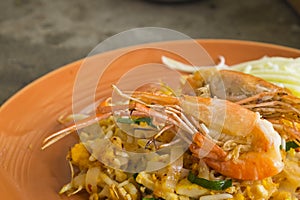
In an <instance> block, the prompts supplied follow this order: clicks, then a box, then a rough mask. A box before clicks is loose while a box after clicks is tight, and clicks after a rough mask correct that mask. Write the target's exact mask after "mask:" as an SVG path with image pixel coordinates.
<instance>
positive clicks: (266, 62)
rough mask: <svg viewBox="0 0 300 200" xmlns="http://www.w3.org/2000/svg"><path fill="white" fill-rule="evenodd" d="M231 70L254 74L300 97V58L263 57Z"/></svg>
mask: <svg viewBox="0 0 300 200" xmlns="http://www.w3.org/2000/svg"><path fill="white" fill-rule="evenodd" d="M230 69H233V70H237V71H241V72H244V73H248V74H252V75H254V76H257V77H260V78H262V79H265V80H266V81H270V82H272V83H274V84H276V85H278V86H281V87H285V88H288V89H289V90H290V91H291V92H292V93H293V94H294V95H295V96H298V97H300V57H299V58H284V57H263V58H261V59H258V60H253V61H249V62H243V63H240V64H236V65H233V66H231V67H230Z"/></svg>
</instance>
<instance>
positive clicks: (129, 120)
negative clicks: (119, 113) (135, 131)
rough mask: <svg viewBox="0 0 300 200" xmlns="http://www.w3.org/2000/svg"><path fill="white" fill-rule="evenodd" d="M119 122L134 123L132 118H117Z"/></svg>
mask: <svg viewBox="0 0 300 200" xmlns="http://www.w3.org/2000/svg"><path fill="white" fill-rule="evenodd" d="M117 122H118V123H122V124H132V123H134V122H133V120H132V119H130V118H122V117H120V118H117Z"/></svg>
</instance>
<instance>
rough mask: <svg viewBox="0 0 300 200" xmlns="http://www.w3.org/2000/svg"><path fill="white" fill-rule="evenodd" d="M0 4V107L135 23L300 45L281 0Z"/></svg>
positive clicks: (294, 21) (296, 22)
mask: <svg viewBox="0 0 300 200" xmlns="http://www.w3.org/2000/svg"><path fill="white" fill-rule="evenodd" d="M169 1H171V0H169ZM165 2H167V0H165ZM291 2H296V3H295V4H299V0H295V1H293V0H291ZM0 7H1V12H0V47H1V50H0V105H1V103H3V102H4V101H5V100H7V99H8V98H9V97H10V96H11V95H13V94H14V93H15V92H16V91H18V90H19V89H21V88H22V87H24V86H26V85H27V84H29V83H30V82H31V81H33V80H35V79H36V78H38V77H40V76H42V75H44V74H46V73H47V72H49V71H52V70H54V69H56V68H59V67H61V66H63V65H65V64H67V63H70V62H72V61H75V60H78V59H81V58H84V57H85V56H86V55H87V54H88V53H89V52H90V51H91V50H92V49H93V48H94V47H95V46H96V45H97V44H98V43H100V42H101V41H103V40H105V39H107V38H109V37H110V36H112V35H115V34H117V33H119V32H122V31H126V30H129V29H132V28H136V27H148V26H151V27H164V28H169V29H173V30H176V31H179V32H182V33H184V34H186V35H188V36H190V37H192V38H194V39H205V38H209V39H212V38H217V39H239V40H251V41H259V42H266V43H272V44H278V45H284V46H288V47H292V48H298V49H300V17H299V14H298V13H297V11H296V10H297V9H294V8H293V7H292V6H291V5H290V3H288V1H286V0H250V1H240V0H227V1H224V0H194V1H188V2H186V3H159V0H157V1H154V0H153V1H150V0H148V1H146V0H87V1H83V0H72V1H58V0H53V1H47V0H1V1H0Z"/></svg>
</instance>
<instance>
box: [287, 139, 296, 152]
mask: <svg viewBox="0 0 300 200" xmlns="http://www.w3.org/2000/svg"><path fill="white" fill-rule="evenodd" d="M298 147H299V145H298V144H297V143H296V142H294V141H288V142H286V145H285V150H286V151H289V150H290V149H291V148H293V149H296V148H298Z"/></svg>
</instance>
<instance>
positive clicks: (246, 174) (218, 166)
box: [59, 88, 283, 180]
mask: <svg viewBox="0 0 300 200" xmlns="http://www.w3.org/2000/svg"><path fill="white" fill-rule="evenodd" d="M115 89H116V90H117V91H118V92H119V93H120V94H121V95H123V96H124V97H126V98H128V99H130V100H131V102H132V103H131V104H130V105H129V106H128V107H129V110H130V113H131V114H132V115H137V116H138V115H141V114H142V115H147V116H150V117H151V118H153V119H155V120H153V121H156V122H157V123H156V125H157V127H159V130H158V133H157V135H159V134H161V133H162V132H163V131H165V130H168V129H171V128H173V129H175V130H178V129H181V130H183V132H186V133H187V134H188V135H184V134H182V131H180V133H179V134H182V139H184V140H185V141H186V142H190V139H191V140H192V144H191V145H190V150H191V151H192V152H193V154H194V155H195V156H196V157H198V158H203V159H204V161H205V162H206V163H207V164H208V165H209V166H210V167H212V168H214V169H215V170H216V171H218V172H219V173H221V174H223V175H226V176H230V177H232V178H237V179H243V180H258V179H263V178H265V177H269V176H272V175H275V174H278V173H279V172H280V171H281V170H282V168H283V162H282V158H281V154H280V150H279V146H280V136H279V135H278V133H277V132H276V131H275V130H274V129H273V127H272V125H271V124H270V123H269V122H268V121H266V120H263V119H260V117H259V115H258V114H256V113H254V112H252V111H250V110H248V109H245V108H243V107H241V106H240V105H238V104H235V103H231V102H229V101H226V100H219V99H212V98H202V97H192V96H183V97H173V96H167V95H157V94H152V93H146V92H136V93H133V94H132V96H128V95H126V94H124V93H122V92H121V91H120V90H118V89H117V88H115ZM112 108H113V109H112ZM116 109H117V110H119V111H120V110H122V109H124V106H123V107H122V106H117V107H111V106H104V107H103V106H100V107H99V108H98V111H99V112H100V115H101V116H105V114H104V115H103V113H102V112H108V113H110V112H112V110H116ZM222 113H223V114H224V116H221V118H220V119H217V120H216V118H219V117H218V116H219V115H221V114H222ZM216 114H217V115H216ZM84 123H85V124H87V122H86V120H85V121H84ZM79 124H80V123H79ZM66 132H70V128H67V129H65V130H62V131H60V132H59V133H60V134H64V133H66ZM216 132H217V134H216ZM155 138H157V137H156V136H154V137H152V139H150V140H149V141H155ZM228 138H230V139H232V140H234V141H235V140H236V141H238V142H239V143H242V144H245V145H248V146H249V148H248V149H246V150H244V151H241V152H239V155H238V156H237V157H235V158H230V157H229V156H228V155H229V154H231V152H230V151H225V150H223V149H222V146H219V145H220V144H222V143H224V142H225V140H227V139H228ZM167 145H172V144H163V145H161V146H160V147H158V148H163V147H165V146H167Z"/></svg>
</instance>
